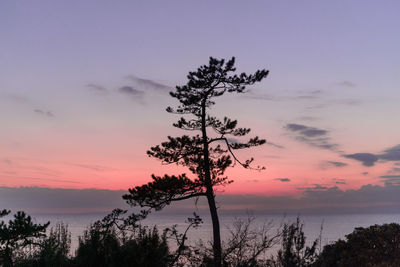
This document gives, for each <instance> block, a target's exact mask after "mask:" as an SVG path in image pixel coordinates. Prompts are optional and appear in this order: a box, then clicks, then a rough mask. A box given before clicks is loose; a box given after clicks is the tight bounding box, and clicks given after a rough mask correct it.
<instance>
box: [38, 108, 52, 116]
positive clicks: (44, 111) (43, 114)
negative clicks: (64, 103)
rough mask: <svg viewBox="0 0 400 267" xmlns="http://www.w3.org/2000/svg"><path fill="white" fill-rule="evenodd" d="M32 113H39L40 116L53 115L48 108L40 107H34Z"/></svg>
mask: <svg viewBox="0 0 400 267" xmlns="http://www.w3.org/2000/svg"><path fill="white" fill-rule="evenodd" d="M33 112H34V113H36V114H38V115H41V116H45V117H54V114H53V112H51V111H49V110H47V111H46V110H41V109H35V110H33Z"/></svg>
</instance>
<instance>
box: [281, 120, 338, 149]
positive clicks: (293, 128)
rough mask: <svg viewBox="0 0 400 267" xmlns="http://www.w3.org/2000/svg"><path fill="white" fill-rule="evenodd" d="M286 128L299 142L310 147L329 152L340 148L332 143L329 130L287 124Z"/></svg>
mask: <svg viewBox="0 0 400 267" xmlns="http://www.w3.org/2000/svg"><path fill="white" fill-rule="evenodd" d="M284 128H285V129H286V130H287V131H288V132H290V133H291V134H292V135H293V137H294V138H295V139H296V140H297V141H299V142H302V143H306V144H308V145H310V146H314V147H318V148H322V149H328V150H335V149H336V148H337V147H338V145H337V144H334V143H332V142H331V140H330V138H329V137H328V133H329V132H328V131H327V130H324V129H319V128H316V127H310V126H306V125H303V124H297V123H289V124H286V126H285V127H284Z"/></svg>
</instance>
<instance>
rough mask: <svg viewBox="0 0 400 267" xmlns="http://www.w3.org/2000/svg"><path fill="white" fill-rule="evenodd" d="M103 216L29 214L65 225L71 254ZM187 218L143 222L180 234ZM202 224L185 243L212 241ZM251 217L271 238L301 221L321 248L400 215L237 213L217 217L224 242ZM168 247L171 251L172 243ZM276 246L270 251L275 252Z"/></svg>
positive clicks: (154, 217)
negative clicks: (357, 228)
mask: <svg viewBox="0 0 400 267" xmlns="http://www.w3.org/2000/svg"><path fill="white" fill-rule="evenodd" d="M105 215H106V213H104V214H103V213H91V214H45V215H44V214H32V218H33V219H34V221H35V222H36V223H44V222H48V221H50V222H51V224H50V227H51V226H54V225H55V224H56V223H58V222H63V223H65V224H67V225H68V229H69V231H70V232H71V237H72V238H71V239H72V242H71V254H74V253H75V251H76V249H77V247H78V240H79V236H82V235H83V232H84V230H85V229H87V227H88V226H89V225H90V224H91V223H93V222H95V221H97V220H100V219H102V218H103V217H104V216H105ZM188 217H190V215H189V216H188V215H184V214H166V213H160V214H157V213H155V214H150V215H149V217H148V218H147V219H146V220H144V221H143V224H144V225H147V226H149V227H153V226H157V227H158V229H160V230H162V229H165V228H167V227H171V226H172V225H176V226H177V229H178V230H179V231H184V230H185V229H186V227H187V225H188V224H187V218H188ZM201 217H202V219H203V223H202V224H201V225H200V227H198V228H196V229H190V230H189V232H188V241H189V242H190V243H192V244H195V243H196V242H197V241H199V240H200V239H201V240H202V241H203V242H209V241H211V240H212V224H211V219H210V218H209V216H208V214H204V215H201ZM249 218H252V224H251V227H252V229H254V230H255V231H258V230H259V229H261V228H262V226H263V225H266V226H267V227H269V233H270V234H271V235H273V234H274V233H276V231H277V229H278V228H279V227H280V226H281V225H282V224H283V223H292V222H295V221H296V220H297V218H299V219H300V221H301V222H302V224H303V231H304V233H305V236H306V241H307V242H306V243H308V244H311V243H312V242H313V241H314V240H315V239H317V238H318V237H321V242H320V245H322V246H323V245H326V244H330V243H333V242H335V241H337V240H339V239H344V238H345V236H346V235H347V234H349V233H351V232H352V231H353V230H354V228H356V227H368V226H371V225H374V224H379V225H381V224H385V223H400V214H329V215H326V214H323V215H318V214H317V215H301V214H256V215H252V214H249V213H238V214H220V216H219V219H220V226H221V235H222V239H223V240H227V239H229V237H230V232H231V231H232V230H233V229H234V223H235V222H237V221H238V220H239V221H240V220H242V221H247V220H248V219H249ZM170 247H171V248H172V249H173V248H174V247H175V245H174V244H171V245H170ZM277 249H278V248H277V247H275V248H273V249H272V251H276V250H277Z"/></svg>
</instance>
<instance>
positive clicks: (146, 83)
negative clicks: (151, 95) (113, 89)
mask: <svg viewBox="0 0 400 267" xmlns="http://www.w3.org/2000/svg"><path fill="white" fill-rule="evenodd" d="M126 78H127V79H129V80H131V81H132V82H133V83H134V84H135V85H136V86H137V87H139V88H140V89H142V90H146V91H147V90H155V91H160V92H168V91H170V90H171V89H172V87H170V86H167V85H165V84H162V83H159V82H156V81H154V80H150V79H143V78H139V77H137V76H135V75H129V76H126Z"/></svg>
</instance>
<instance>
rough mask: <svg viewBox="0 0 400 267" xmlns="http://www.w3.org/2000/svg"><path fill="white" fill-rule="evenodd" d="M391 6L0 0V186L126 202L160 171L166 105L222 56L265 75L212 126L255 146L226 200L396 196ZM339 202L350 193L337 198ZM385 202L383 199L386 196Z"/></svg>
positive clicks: (399, 61)
mask: <svg viewBox="0 0 400 267" xmlns="http://www.w3.org/2000/svg"><path fill="white" fill-rule="evenodd" d="M399 11H400V2H398V1H365V0H363V1H344V0H343V1H317V0H315V1H249V2H245V1H197V2H195V1H7V0H6V1H1V3H0V122H1V126H0V186H1V187H4V188H5V187H21V186H23V187H50V188H69V189H84V188H85V189H88V188H91V189H93V188H94V189H113V190H114V189H115V190H126V189H128V188H129V187H133V186H136V185H141V184H143V183H146V182H148V181H150V175H151V174H153V173H154V174H158V175H163V174H165V173H168V174H178V173H181V172H188V171H187V170H186V169H183V168H180V169H178V168H177V167H175V166H162V165H161V163H160V162H159V161H157V160H156V159H153V158H149V157H147V156H146V150H147V149H149V148H150V147H151V146H154V145H157V144H159V143H161V142H162V141H165V140H166V137H167V136H168V135H172V136H177V135H181V134H188V133H186V132H184V131H180V130H178V129H174V128H173V127H172V123H173V122H174V121H176V120H177V119H179V117H178V116H177V115H173V114H169V113H167V112H165V108H166V107H167V106H168V105H171V106H175V105H176V104H177V101H176V100H175V99H173V98H171V97H170V96H169V95H168V92H169V91H171V90H173V88H174V87H175V86H176V85H183V84H185V83H186V81H187V80H186V75H187V73H188V72H189V71H193V70H195V69H197V67H199V66H200V65H202V64H206V63H208V58H209V57H210V56H213V57H216V58H230V57H232V56H235V57H236V63H237V68H238V71H239V72H242V71H244V72H247V73H251V72H254V71H256V70H257V69H264V68H265V69H268V70H269V71H270V74H269V76H268V77H267V78H266V79H265V80H264V81H263V82H261V83H259V84H256V85H255V86H254V87H251V88H249V91H248V92H247V93H246V94H240V95H226V96H224V97H221V98H220V99H219V100H218V101H217V104H216V105H215V106H214V107H213V108H212V109H211V110H210V112H211V114H212V115H216V116H219V117H221V118H223V117H224V116H228V117H230V118H234V119H238V122H239V125H240V126H244V127H250V128H251V129H252V132H251V133H252V134H253V135H258V136H259V137H262V138H265V139H267V141H268V144H266V145H264V146H262V147H259V148H255V149H252V150H248V151H246V152H243V153H240V154H239V157H240V158H242V159H246V158H247V157H251V156H254V157H255V159H256V164H259V165H263V166H265V167H266V170H264V171H262V172H257V171H249V170H244V169H242V168H240V167H235V168H234V169H231V170H229V172H228V175H229V177H230V178H231V179H233V180H234V183H232V184H231V185H229V186H227V187H225V188H221V189H219V190H220V191H224V193H225V194H252V195H254V194H255V195H264V196H280V195H290V196H296V195H301V194H304V193H305V192H308V193H310V192H314V193H315V192H317V193H318V192H326V191H332V190H333V191H335V192H342V193H343V192H350V191H349V190H356V191H357V190H361V189H360V188H362V187H363V186H364V188H365V186H367V185H372V186H378V187H376V188H379V189H385V188H386V189H388V188H390V189H391V190H392V189H393V188H398V186H399V185H400V117H399V113H400V105H399V103H400V90H399V88H400V75H399V70H400V52H399V47H400V34H399V27H400V16H399ZM351 192H353V191H351ZM384 192H385V191H384V190H383V191H382V193H381V194H385V193H384Z"/></svg>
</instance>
